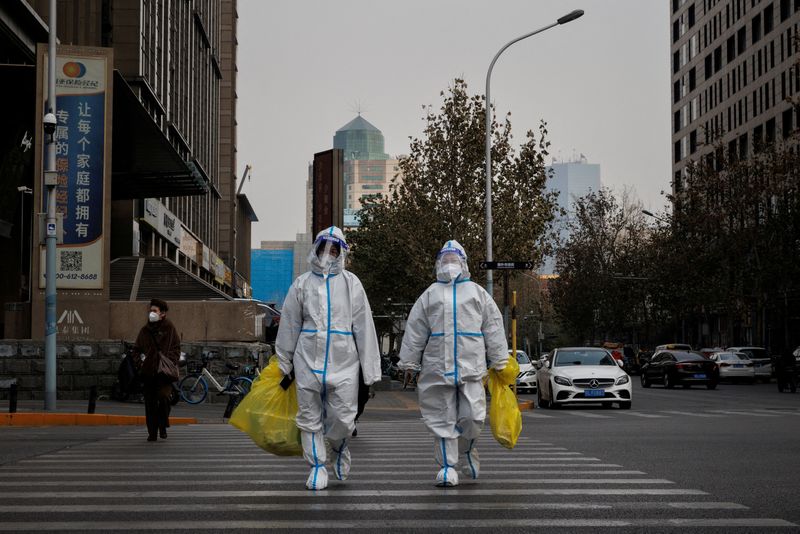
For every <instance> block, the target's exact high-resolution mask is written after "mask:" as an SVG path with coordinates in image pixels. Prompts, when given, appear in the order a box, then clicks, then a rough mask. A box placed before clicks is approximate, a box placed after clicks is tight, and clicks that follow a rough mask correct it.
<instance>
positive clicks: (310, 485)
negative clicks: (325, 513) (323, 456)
mask: <svg viewBox="0 0 800 534" xmlns="http://www.w3.org/2000/svg"><path fill="white" fill-rule="evenodd" d="M327 487H328V470H327V469H325V466H324V465H321V466H318V467H312V468H311V472H310V473H309V474H308V480H306V488H307V489H310V490H324V489H325V488H327Z"/></svg>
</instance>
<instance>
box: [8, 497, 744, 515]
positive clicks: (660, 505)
mask: <svg viewBox="0 0 800 534" xmlns="http://www.w3.org/2000/svg"><path fill="white" fill-rule="evenodd" d="M464 509H470V510H517V509H522V510H615V509H616V510H669V509H698V510H700V509H701V510H748V509H749V508H748V507H747V506H743V505H741V504H738V503H733V502H703V503H695V502H634V503H630V502H552V503H551V502H533V503H532V502H525V501H516V502H515V501H502V502H485V501H475V500H469V501H447V502H439V503H430V502H384V503H344V502H340V503H330V504H327V503H221V504H215V503H206V504H194V503H170V504H146V503H138V504H60V505H59V504H38V505H37V504H22V505H0V513H36V514H54V513H59V514H62V513H79V514H85V513H101V512H128V513H129V512H151V513H152V512H175V513H181V512H183V513H186V512H252V511H256V512H258V511H311V512H315V511H331V512H335V511H339V510H341V511H362V512H363V511H402V510H448V511H458V510H464Z"/></svg>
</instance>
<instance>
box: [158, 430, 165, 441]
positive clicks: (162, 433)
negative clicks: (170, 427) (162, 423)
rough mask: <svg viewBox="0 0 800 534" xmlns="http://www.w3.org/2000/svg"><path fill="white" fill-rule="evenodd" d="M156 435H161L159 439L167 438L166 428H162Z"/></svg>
mask: <svg viewBox="0 0 800 534" xmlns="http://www.w3.org/2000/svg"><path fill="white" fill-rule="evenodd" d="M158 435H159V436H160V437H161V439H167V429H166V428H164V429H162V430H161V432H159V434H158Z"/></svg>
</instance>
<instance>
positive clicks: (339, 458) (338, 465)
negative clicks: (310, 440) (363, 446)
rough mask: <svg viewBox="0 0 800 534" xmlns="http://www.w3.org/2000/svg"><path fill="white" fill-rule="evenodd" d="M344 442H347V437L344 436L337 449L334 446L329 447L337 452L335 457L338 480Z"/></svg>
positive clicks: (340, 473)
mask: <svg viewBox="0 0 800 534" xmlns="http://www.w3.org/2000/svg"><path fill="white" fill-rule="evenodd" d="M346 444H347V439H346V438H345V439H343V440H342V444H341V445H340V446H339V450H336V449H335V448H334V447H331V449H333V450H334V452H336V454H338V456H337V458H336V473H337V474H338V476H339V480H341V479H342V453H343V452H344V447H345V445H346Z"/></svg>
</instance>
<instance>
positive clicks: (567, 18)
mask: <svg viewBox="0 0 800 534" xmlns="http://www.w3.org/2000/svg"><path fill="white" fill-rule="evenodd" d="M581 16H583V10H582V9H576V10H575V11H573V12H571V13H567V14H566V15H564V16H563V17H561V18H559V19H558V20H557V21H556V22H554V23H552V24H549V25H547V26H545V27H544V28H539V29H538V30H535V31H532V32H530V33H526V34H525V35H522V36H521V37H517V38H516V39H514V40H513V41H510V42H508V43H507V44H506V45H505V46H503V48H501V49H500V51H498V52H497V54H495V56H494V59H492V62H491V63H490V64H489V70H488V71H487V72H486V261H493V260H494V258H493V254H492V114H491V113H490V106H491V94H490V84H491V81H492V69H493V68H494V64H495V63H496V62H497V58H499V57H500V54H502V53H503V52H505V50H506V48H508V47H509V46H511V45H513V44H514V43H516V42H517V41H521V40H523V39H527V38H528V37H531V36H533V35H536V34H537V33H541V32H543V31H545V30H549V29H550V28H552V27H553V26H558V25H559V24H566V23H567V22H572V21H573V20H575V19H577V18H579V17H581ZM486 291H487V292H488V293H489V294H490V295H494V293H493V291H494V282H493V275H492V270H491V269H489V270H487V271H486Z"/></svg>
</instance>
